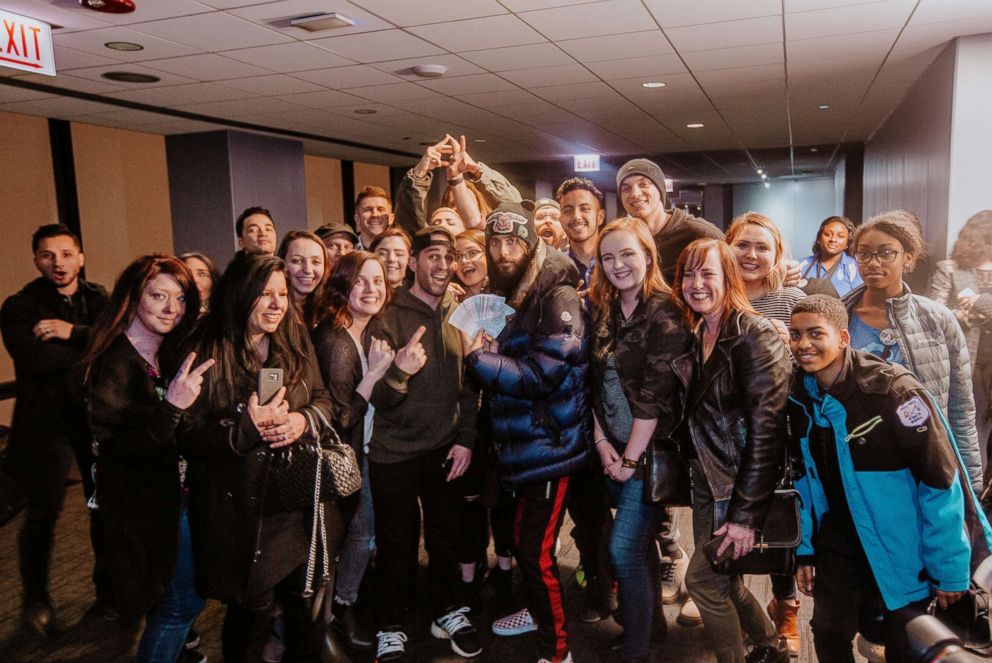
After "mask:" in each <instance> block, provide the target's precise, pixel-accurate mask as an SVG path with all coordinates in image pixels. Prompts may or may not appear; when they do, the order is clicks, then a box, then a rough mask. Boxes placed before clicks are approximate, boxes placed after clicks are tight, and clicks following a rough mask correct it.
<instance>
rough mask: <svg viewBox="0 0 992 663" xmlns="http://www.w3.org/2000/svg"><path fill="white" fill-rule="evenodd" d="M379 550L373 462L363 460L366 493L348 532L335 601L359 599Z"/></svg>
mask: <svg viewBox="0 0 992 663" xmlns="http://www.w3.org/2000/svg"><path fill="white" fill-rule="evenodd" d="M374 550H375V513H374V512H373V510H372V487H371V483H370V482H369V461H368V459H367V458H363V459H362V490H361V491H360V492H359V496H358V507H357V508H356V509H355V515H353V516H352V517H351V522H349V523H348V533H347V534H346V535H345V538H344V543H343V544H342V546H341V556H340V558H339V561H338V571H337V575H336V576H335V579H334V598H335V600H337V601H338V603H345V604H347V605H352V604H353V603H354V602H355V601H357V600H358V588H359V586H360V585H361V583H362V577H363V576H364V575H365V570H366V569H367V568H368V566H369V561H371V559H372V551H374Z"/></svg>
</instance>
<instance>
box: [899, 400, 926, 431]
mask: <svg viewBox="0 0 992 663" xmlns="http://www.w3.org/2000/svg"><path fill="white" fill-rule="evenodd" d="M896 414H898V415H899V421H901V422H902V425H903V426H906V427H907V428H916V427H917V426H919V425H920V424H924V423H926V421H927V420H928V419H929V418H930V410H929V409H928V408H927V404H926V403H924V402H923V399H922V398H920V397H919V396H913V397H912V398H910V399H909V400H908V401H906V402H905V403H903V404H902V405H900V406H899V407H898V408H897V409H896Z"/></svg>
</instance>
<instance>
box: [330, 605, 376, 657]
mask: <svg viewBox="0 0 992 663" xmlns="http://www.w3.org/2000/svg"><path fill="white" fill-rule="evenodd" d="M331 612H332V614H333V615H334V621H333V622H331V624H332V625H333V626H334V628H336V629H337V631H338V633H340V634H341V636H342V637H344V639H345V641H346V642H347V643H348V644H349V645H351V646H352V647H354V648H355V649H371V648H372V647H373V646H374V645H375V634H374V633H373V632H372V628H371V627H370V625H369V619H368V615H366V614H365V610H363V609H362V607H361V606H360V605H358V604H357V603H353V604H351V605H348V604H345V603H339V602H338V601H334V603H333V606H332V607H331Z"/></svg>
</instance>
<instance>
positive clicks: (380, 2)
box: [346, 0, 506, 26]
mask: <svg viewBox="0 0 992 663" xmlns="http://www.w3.org/2000/svg"><path fill="white" fill-rule="evenodd" d="M353 2H354V4H357V5H359V6H361V7H362V8H364V9H367V10H368V11H370V12H372V13H373V14H376V15H377V16H381V17H382V18H384V19H386V20H387V21H389V22H391V23H394V24H395V25H400V26H408V25H424V24H427V23H441V22H443V21H458V20H462V19H466V18H479V17H481V16H495V15H497V14H505V13H506V9H505V8H504V7H503V6H502V5H500V3H498V2H497V1H496V0H459V1H458V2H450V0H417V1H416V2H396V1H395V0H353ZM346 13H347V12H346Z"/></svg>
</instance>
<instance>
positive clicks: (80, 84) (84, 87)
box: [0, 67, 147, 96]
mask: <svg viewBox="0 0 992 663" xmlns="http://www.w3.org/2000/svg"><path fill="white" fill-rule="evenodd" d="M116 68H117V67H111V68H110V71H113V70H114V69H116ZM129 69H130V68H129ZM11 71H13V72H14V73H15V74H17V72H16V71H15V70H13V69H12V70H11ZM77 71H84V70H80V69H75V70H73V72H72V73H71V74H59V75H58V76H57V77H56V78H55V80H54V81H53V80H52V78H51V77H50V76H42V75H41V74H17V75H16V76H13V78H17V79H18V80H23V81H30V82H32V83H40V84H41V85H47V86H50V87H55V88H57V89H66V90H75V91H76V92H89V93H90V94H103V93H105V92H113V91H118V90H126V89H131V90H133V89H141V88H142V87H147V86H141V85H137V86H136V85H133V84H131V85H129V84H127V83H117V82H115V81H108V80H107V79H105V78H99V77H96V78H93V77H90V76H87V77H85V78H84V77H82V76H76V75H75V74H76V72H77ZM53 83H54V85H53ZM4 89H6V88H4ZM0 96H2V95H0Z"/></svg>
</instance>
